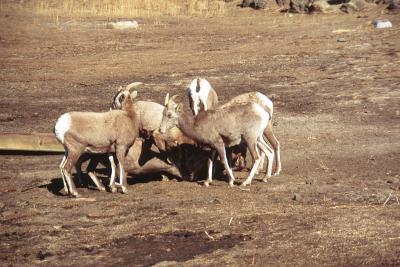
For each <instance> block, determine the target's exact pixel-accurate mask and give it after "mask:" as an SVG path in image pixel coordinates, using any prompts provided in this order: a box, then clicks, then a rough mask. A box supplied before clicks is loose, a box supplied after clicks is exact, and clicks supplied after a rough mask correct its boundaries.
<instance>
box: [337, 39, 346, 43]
mask: <svg viewBox="0 0 400 267" xmlns="http://www.w3.org/2000/svg"><path fill="white" fill-rule="evenodd" d="M337 42H338V43H344V42H346V39H344V38H339V39H337Z"/></svg>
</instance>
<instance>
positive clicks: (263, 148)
mask: <svg viewBox="0 0 400 267" xmlns="http://www.w3.org/2000/svg"><path fill="white" fill-rule="evenodd" d="M258 140H259V142H258V144H257V145H258V147H259V148H260V149H261V151H262V152H263V155H266V156H267V160H268V162H267V170H266V172H265V175H264V178H263V181H264V182H267V181H268V178H270V177H271V174H272V165H273V161H274V157H275V153H274V150H273V149H272V148H271V147H270V146H269V145H268V144H267V143H266V142H265V140H264V137H263V136H260V138H259V139H258Z"/></svg>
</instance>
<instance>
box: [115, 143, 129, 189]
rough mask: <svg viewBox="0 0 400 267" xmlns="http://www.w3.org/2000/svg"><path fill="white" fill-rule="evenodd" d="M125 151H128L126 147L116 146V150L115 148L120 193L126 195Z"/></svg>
mask: <svg viewBox="0 0 400 267" xmlns="http://www.w3.org/2000/svg"><path fill="white" fill-rule="evenodd" d="M127 151H128V149H127V147H126V146H117V148H116V154H117V159H118V166H119V177H120V185H121V190H122V193H124V194H127V193H128V189H127V181H126V172H125V169H124V166H125V155H126V152H127Z"/></svg>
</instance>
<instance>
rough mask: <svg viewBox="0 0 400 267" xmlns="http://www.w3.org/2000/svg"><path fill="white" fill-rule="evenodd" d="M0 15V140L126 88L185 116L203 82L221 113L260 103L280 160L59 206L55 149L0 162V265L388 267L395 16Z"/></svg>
mask: <svg viewBox="0 0 400 267" xmlns="http://www.w3.org/2000/svg"><path fill="white" fill-rule="evenodd" d="M0 15H1V16H0V23H1V25H2V26H1V27H0V66H1V67H0V87H1V88H0V129H1V131H2V132H24V133H25V132H28V133H32V132H52V128H53V126H54V123H55V120H56V119H57V117H58V116H59V115H60V114H62V113H63V112H67V111H72V110H88V111H89V110H90V111H105V110H107V109H108V107H109V104H110V102H111V97H112V96H113V94H114V92H115V90H116V89H117V87H118V86H119V85H126V84H128V83H130V82H133V81H142V82H144V83H145V84H144V86H142V87H140V88H139V89H138V90H139V96H138V99H141V100H154V101H157V102H160V103H162V101H163V99H164V97H165V94H166V93H167V92H170V93H173V94H176V93H178V94H180V95H182V98H181V99H182V101H183V102H184V103H185V105H187V99H186V98H185V97H186V86H187V84H188V83H189V82H190V80H191V79H193V78H194V77H196V76H202V77H205V78H207V79H208V80H209V81H210V82H211V84H212V85H213V86H214V87H215V89H216V91H217V93H218V94H219V96H220V100H221V102H222V103H224V102H226V101H228V100H229V99H230V98H232V97H233V96H236V95H238V94H240V93H243V92H250V91H255V90H257V91H260V92H263V93H265V94H266V95H268V96H269V97H270V98H271V99H272V100H273V101H274V104H275V113H274V130H275V134H276V136H277V137H278V139H279V140H280V142H281V144H282V164H283V171H282V173H281V175H279V176H274V177H272V178H271V179H270V180H269V181H268V183H263V182H262V181H261V180H260V179H261V177H262V176H259V177H256V178H258V179H255V180H253V183H252V185H251V186H250V187H247V188H246V190H241V189H240V188H238V187H235V188H229V187H228V183H227V181H226V180H225V179H224V178H223V177H219V179H216V180H215V183H214V184H213V185H212V186H210V187H209V188H206V187H204V186H202V184H201V183H199V182H189V181H178V180H176V179H171V180H169V181H166V182H165V181H161V180H160V178H159V177H158V176H150V177H146V178H135V177H130V178H129V184H130V185H129V188H128V189H129V193H128V194H127V195H123V194H120V193H115V194H112V193H109V192H99V191H96V190H93V188H78V191H79V193H80V194H81V195H82V198H80V199H72V198H69V197H67V196H64V195H62V194H60V192H59V191H60V189H61V187H62V181H61V175H60V173H59V170H58V164H59V162H60V160H61V155H60V154H53V155H48V154H24V155H21V154H18V153H15V154H12V153H9V152H6V153H2V154H1V155H0V223H1V231H0V265H1V266H32V265H40V266H55V265H60V266H116V265H120V266H148V265H153V264H156V265H157V266H176V265H178V266H252V265H254V266H321V265H324V266H399V265H400V205H399V198H400V194H399V192H400V164H399V160H400V89H399V88H400V68H399V66H400V65H399V63H400V27H399V26H400V16H398V15H397V16H396V15H387V14H383V13H382V12H381V11H380V10H372V11H369V12H367V13H357V14H350V15H343V14H341V15H338V14H328V15H312V16H311V15H294V16H285V15H284V14H278V13H276V12H271V11H260V12H256V11H252V10H242V11H240V12H238V13H237V14H234V15H233V16H231V17H224V18H210V19H203V18H193V19H184V18H168V19H164V18H158V19H140V20H139V24H140V27H139V29H137V30H126V31H118V30H111V29H106V27H105V26H104V23H105V21H104V20H100V19H98V20H94V19H86V20H82V21H79V20H69V19H63V18H61V19H60V20H59V21H56V20H54V19H52V18H44V17H38V16H34V15H31V14H20V13H10V12H8V13H7V12H3V13H0ZM375 18H387V19H389V20H391V21H392V23H393V27H392V28H390V29H382V30H377V29H375V28H374V27H373V25H372V24H371V21H373V20H374V19H375ZM235 174H236V175H237V176H238V177H240V178H241V179H239V181H240V180H242V179H243V177H244V176H245V175H246V173H245V172H242V173H238V172H237V173H235ZM102 177H103V182H104V183H106V182H107V178H106V176H102Z"/></svg>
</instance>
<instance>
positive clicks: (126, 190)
mask: <svg viewBox="0 0 400 267" xmlns="http://www.w3.org/2000/svg"><path fill="white" fill-rule="evenodd" d="M121 192H122V194H128V189H127V188H126V186H121Z"/></svg>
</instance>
